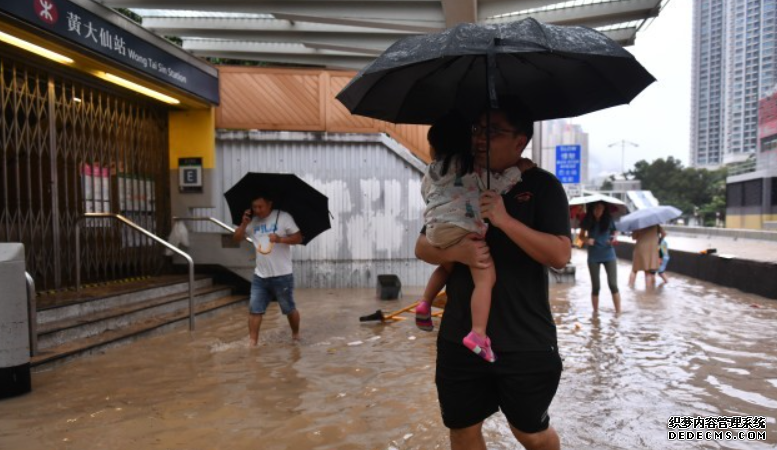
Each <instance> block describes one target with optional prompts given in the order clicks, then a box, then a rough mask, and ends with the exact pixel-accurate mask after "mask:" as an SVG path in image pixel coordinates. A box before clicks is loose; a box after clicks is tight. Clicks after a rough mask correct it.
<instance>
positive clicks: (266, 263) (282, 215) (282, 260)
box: [246, 209, 299, 278]
mask: <svg viewBox="0 0 777 450" xmlns="http://www.w3.org/2000/svg"><path fill="white" fill-rule="evenodd" d="M276 222H277V223H276ZM246 230H247V232H248V234H249V235H250V236H251V238H252V239H253V240H254V246H255V247H256V270H255V271H254V273H256V275H258V276H260V277H262V278H269V277H279V276H281V275H289V274H291V273H292V267H291V246H290V245H289V244H281V243H280V242H276V243H275V244H271V243H270V234H272V233H275V234H277V235H278V236H280V237H287V236H291V235H292V234H294V233H296V232H298V231H299V227H298V226H297V224H296V223H295V222H294V219H293V218H292V217H291V214H289V213H287V212H285V211H279V210H277V209H275V210H272V212H270V214H269V215H268V216H267V217H265V218H264V219H259V218H258V217H254V218H253V220H251V222H250V223H249V224H248V227H246ZM268 251H269V253H267V252H268ZM262 252H265V253H267V254H264V253H262Z"/></svg>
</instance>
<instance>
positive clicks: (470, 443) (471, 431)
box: [450, 422, 487, 450]
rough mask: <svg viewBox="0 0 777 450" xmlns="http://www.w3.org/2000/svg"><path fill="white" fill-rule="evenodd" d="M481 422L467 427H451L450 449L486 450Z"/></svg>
mask: <svg viewBox="0 0 777 450" xmlns="http://www.w3.org/2000/svg"><path fill="white" fill-rule="evenodd" d="M482 428H483V422H480V423H478V424H475V425H472V426H471V427H467V428H451V430H450V436H451V450H487V449H486V440H485V438H483V431H482Z"/></svg>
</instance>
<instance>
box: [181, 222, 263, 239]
mask: <svg viewBox="0 0 777 450" xmlns="http://www.w3.org/2000/svg"><path fill="white" fill-rule="evenodd" d="M179 220H181V221H183V220H187V221H193V222H212V223H215V224H216V225H218V226H220V227H221V228H223V229H225V230H227V231H229V232H230V233H234V232H235V229H236V228H234V227H231V226H229V225H227V224H225V223H224V222H222V221H220V220H218V219H216V218H215V217H173V222H176V221H179ZM245 240H246V241H248V242H250V243H252V244H253V243H254V240H253V239H251V238H250V237H248V236H246V237H245Z"/></svg>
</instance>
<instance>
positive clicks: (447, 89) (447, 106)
mask: <svg viewBox="0 0 777 450" xmlns="http://www.w3.org/2000/svg"><path fill="white" fill-rule="evenodd" d="M653 81H655V79H654V78H653V76H652V75H650V74H649V73H648V72H647V70H645V68H644V67H642V66H641V65H640V64H639V62H637V60H636V59H635V58H634V57H633V56H632V55H631V54H630V53H629V52H628V51H626V50H624V49H623V48H622V47H621V46H620V45H619V44H618V43H616V42H615V41H613V40H611V39H610V38H608V37H607V36H605V35H604V34H602V33H600V32H598V31H596V30H592V29H590V28H586V27H581V26H558V25H549V24H543V23H540V22H537V21H536V20H534V19H531V18H528V19H523V20H520V21H517V22H512V23H501V24H471V23H464V24H460V25H457V26H455V27H452V28H449V29H447V30H445V31H443V32H440V33H435V34H427V35H419V36H410V37H406V38H403V39H400V40H398V41H397V42H395V43H394V44H393V45H392V46H391V47H389V48H388V49H387V50H386V51H385V52H383V54H381V55H380V56H379V57H378V58H377V59H375V60H374V61H373V62H372V63H371V64H370V65H369V66H367V67H365V68H364V69H363V70H362V71H360V72H359V73H358V74H357V75H356V77H354V79H353V80H351V82H350V83H348V85H347V86H345V88H343V90H342V91H340V93H339V94H338V95H337V99H338V100H340V102H342V103H343V104H344V105H345V106H346V107H347V108H348V110H349V111H350V112H351V113H353V114H358V115H362V116H367V117H372V118H375V119H381V120H385V121H388V122H393V123H417V124H431V123H434V121H435V120H437V119H438V118H440V117H442V116H443V115H445V114H446V113H448V112H450V111H458V112H459V113H460V114H461V115H462V116H464V117H466V118H468V119H474V117H473V116H474V115H475V114H478V113H479V112H480V111H483V110H484V109H485V107H486V106H487V105H489V103H490V105H491V107H496V106H498V105H497V104H496V102H497V99H498V98H509V100H510V101H511V102H515V103H516V104H517V106H519V107H521V108H522V110H523V112H524V113H525V114H526V116H527V117H528V118H531V119H532V120H545V119H555V118H561V117H571V116H578V115H581V114H585V113H589V112H592V111H596V110H599V109H603V108H608V107H610V106H615V105H620V104H625V103H629V102H630V101H631V100H632V99H633V98H634V97H636V96H637V94H639V93H640V92H641V91H642V90H643V89H645V87H647V86H648V85H649V84H650V83H652V82H653Z"/></svg>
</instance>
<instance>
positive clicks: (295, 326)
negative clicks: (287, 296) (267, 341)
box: [286, 309, 300, 341]
mask: <svg viewBox="0 0 777 450" xmlns="http://www.w3.org/2000/svg"><path fill="white" fill-rule="evenodd" d="M286 318H287V319H289V326H290V327H291V338H292V339H293V340H295V341H298V340H299V322H300V317H299V311H298V310H296V309H295V310H294V311H292V312H290V313H289V314H288V315H287V316H286Z"/></svg>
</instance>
